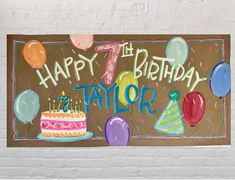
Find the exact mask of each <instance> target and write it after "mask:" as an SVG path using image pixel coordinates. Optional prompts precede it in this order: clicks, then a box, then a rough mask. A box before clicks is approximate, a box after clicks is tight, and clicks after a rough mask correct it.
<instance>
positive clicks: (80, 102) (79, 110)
mask: <svg viewBox="0 0 235 180" xmlns="http://www.w3.org/2000/svg"><path fill="white" fill-rule="evenodd" d="M80 105H81V100H80V101H79V105H78V112H80Z"/></svg>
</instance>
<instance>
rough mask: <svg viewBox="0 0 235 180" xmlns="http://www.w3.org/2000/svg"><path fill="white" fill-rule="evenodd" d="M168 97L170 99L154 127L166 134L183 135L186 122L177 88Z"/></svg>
mask: <svg viewBox="0 0 235 180" xmlns="http://www.w3.org/2000/svg"><path fill="white" fill-rule="evenodd" d="M168 97H169V99H170V101H169V102H168V104H167V106H166V108H165V109H164V110H163V112H162V114H161V115H160V117H159V118H158V119H157V121H156V123H155V125H154V128H155V129H156V130H157V131H160V132H163V133H165V134H170V135H182V134H184V124H183V121H182V115H181V113H180V108H179V105H178V99H179V97H180V93H179V91H177V90H173V91H171V92H170V93H169V95H168Z"/></svg>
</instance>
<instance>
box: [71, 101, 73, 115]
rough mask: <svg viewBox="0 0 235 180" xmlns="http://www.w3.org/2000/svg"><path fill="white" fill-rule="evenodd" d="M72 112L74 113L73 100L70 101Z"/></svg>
mask: <svg viewBox="0 0 235 180" xmlns="http://www.w3.org/2000/svg"><path fill="white" fill-rule="evenodd" d="M70 112H71V113H73V99H70Z"/></svg>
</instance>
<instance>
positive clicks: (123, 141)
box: [105, 116, 130, 146]
mask: <svg viewBox="0 0 235 180" xmlns="http://www.w3.org/2000/svg"><path fill="white" fill-rule="evenodd" d="M105 137H106V141H107V143H108V144H109V145H111V146H126V145H127V144H128V142H129V140H130V129H129V126H128V123H127V121H126V120H125V119H123V118H121V117H119V116H112V117H110V118H109V119H108V120H107V121H106V123H105Z"/></svg>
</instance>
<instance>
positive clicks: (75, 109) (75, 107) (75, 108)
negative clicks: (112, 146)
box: [74, 101, 78, 113]
mask: <svg viewBox="0 0 235 180" xmlns="http://www.w3.org/2000/svg"><path fill="white" fill-rule="evenodd" d="M77 106H78V102H77V101H76V102H75V106H74V112H75V113H76V112H77Z"/></svg>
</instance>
